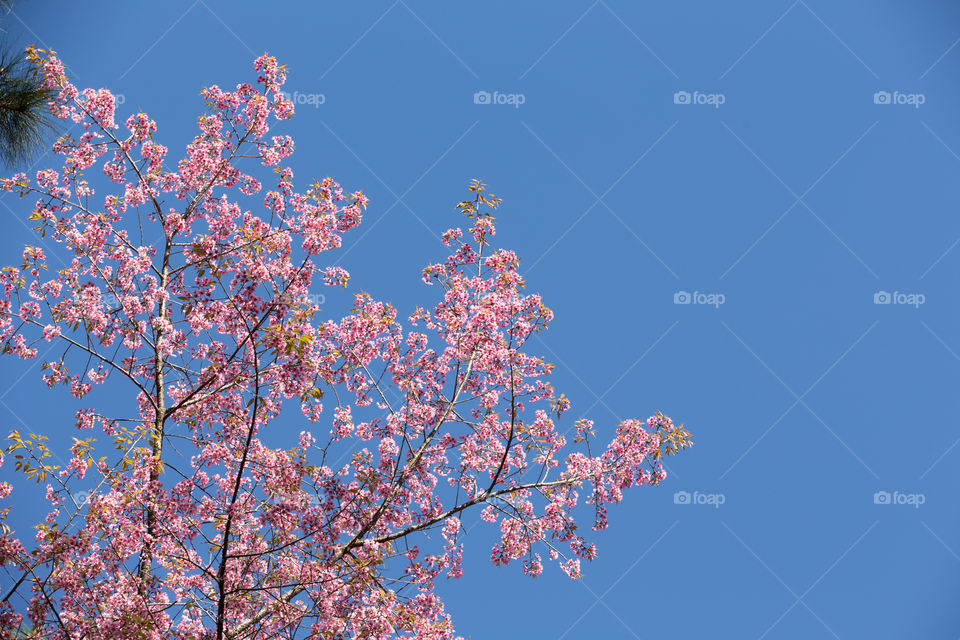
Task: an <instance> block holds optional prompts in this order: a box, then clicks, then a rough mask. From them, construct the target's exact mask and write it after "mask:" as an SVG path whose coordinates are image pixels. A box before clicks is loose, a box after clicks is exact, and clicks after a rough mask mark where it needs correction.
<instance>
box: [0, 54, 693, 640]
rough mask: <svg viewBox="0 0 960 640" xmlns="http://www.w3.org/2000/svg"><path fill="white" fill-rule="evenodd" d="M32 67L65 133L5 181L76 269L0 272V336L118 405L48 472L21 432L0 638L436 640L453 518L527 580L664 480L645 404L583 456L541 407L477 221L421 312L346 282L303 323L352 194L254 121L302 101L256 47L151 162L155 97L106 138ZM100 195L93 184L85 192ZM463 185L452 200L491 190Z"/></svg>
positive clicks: (539, 325) (108, 129) (508, 280)
mask: <svg viewBox="0 0 960 640" xmlns="http://www.w3.org/2000/svg"><path fill="white" fill-rule="evenodd" d="M33 56H34V59H35V61H36V62H37V64H38V65H39V66H40V67H41V68H42V70H43V71H44V73H45V78H46V83H47V86H48V87H50V88H54V89H56V90H57V93H56V97H55V99H54V100H53V102H52V104H51V111H52V112H53V113H54V114H55V115H57V116H58V117H61V118H69V119H72V120H73V121H75V122H77V123H79V124H80V125H81V128H82V131H83V133H82V134H81V135H80V137H79V138H78V139H76V140H74V139H72V138H69V137H63V138H61V139H60V140H58V141H57V143H56V145H55V147H54V150H55V152H56V153H57V154H59V156H60V157H61V160H62V163H61V166H59V167H58V168H56V169H43V170H41V171H39V172H37V174H36V176H35V179H34V180H33V181H32V182H31V181H29V180H28V179H27V177H26V176H25V175H22V174H21V175H18V176H14V177H13V178H10V179H7V180H4V181H2V182H0V186H2V188H4V189H6V190H18V191H20V192H21V193H24V194H26V195H29V196H31V198H32V199H33V205H32V206H33V209H32V216H31V217H32V219H33V220H35V221H36V223H37V225H38V228H39V229H40V230H41V231H42V232H44V233H45V234H46V235H47V237H48V238H50V239H51V241H52V242H54V243H56V244H57V247H58V248H60V247H62V248H63V250H64V255H68V256H69V262H68V264H67V267H66V268H64V269H55V270H52V271H51V270H48V269H47V268H46V267H47V262H48V258H47V255H46V253H45V252H44V251H43V250H41V249H40V248H37V247H27V248H26V249H25V251H24V252H23V255H22V260H21V262H20V264H19V265H14V266H11V267H7V268H4V269H2V270H0V342H2V344H3V352H4V353H7V354H11V355H14V356H17V357H19V358H23V359H30V358H34V357H36V355H37V346H36V345H37V344H38V343H40V342H44V341H45V342H50V343H57V344H58V345H62V346H63V349H60V350H58V351H56V352H53V353H58V354H62V355H59V356H53V357H54V358H55V359H53V360H51V361H49V362H45V363H44V364H43V370H44V372H43V379H44V381H45V382H46V384H47V385H48V386H50V387H58V386H60V385H63V386H65V387H67V389H68V391H69V392H70V393H71V394H72V395H73V396H75V397H77V398H84V399H85V403H86V404H90V403H94V404H95V403H97V402H100V403H102V404H103V406H104V407H106V406H110V407H114V408H115V407H117V406H123V405H124V404H126V406H127V410H128V413H126V414H123V415H119V414H118V415H113V414H110V415H106V414H107V413H109V412H107V411H106V410H105V409H103V408H100V409H89V408H84V409H80V410H78V411H76V413H75V416H76V424H77V427H78V429H80V430H83V431H92V432H94V433H99V432H100V431H102V432H103V435H104V436H105V437H106V440H107V445H108V446H107V447H106V448H105V449H104V450H103V451H100V450H96V451H95V449H94V446H95V442H94V440H93V439H92V438H91V439H88V440H78V439H75V440H74V444H73V446H72V447H71V448H70V451H69V462H68V463H67V464H66V466H65V467H64V468H62V469H60V468H59V467H56V466H55V465H52V464H51V462H50V456H49V452H47V453H46V454H45V453H44V452H45V451H47V450H46V449H45V448H38V445H37V442H39V441H37V442H35V441H33V440H31V441H30V442H26V441H20V442H19V443H18V444H17V445H16V448H17V451H18V453H17V455H18V456H21V458H18V460H21V461H24V462H26V461H29V465H28V467H27V469H28V473H30V472H31V471H29V470H32V473H35V474H41V473H42V477H43V478H49V480H50V484H49V487H48V499H49V501H50V507H51V509H50V514H49V516H48V517H47V519H46V521H45V522H44V523H42V524H40V525H39V526H38V529H37V535H36V539H35V542H34V544H33V546H32V547H31V548H30V549H27V548H26V547H25V546H24V545H23V544H22V543H21V542H20V540H19V539H18V538H17V537H16V536H15V534H14V533H13V532H8V531H7V530H5V529H4V530H2V531H0V566H2V567H4V568H5V569H6V570H7V571H9V572H10V573H12V574H20V575H22V576H23V579H22V581H21V582H20V583H18V584H19V585H22V586H18V587H17V588H16V589H14V593H15V595H16V597H15V598H13V599H12V600H11V602H12V603H17V602H19V603H20V605H22V606H20V607H19V608H17V607H15V606H13V604H8V603H4V605H2V606H0V630H2V632H3V633H5V634H6V633H7V632H10V631H13V630H15V629H16V628H17V627H18V626H19V625H21V624H22V623H23V622H24V618H23V616H24V615H26V618H27V619H28V620H29V621H30V624H32V625H34V626H35V628H36V630H37V633H40V634H41V635H43V637H48V638H55V639H56V638H64V639H65V638H78V637H90V638H92V637H109V638H147V639H151V640H152V639H160V638H178V639H181V640H201V639H204V640H205V639H207V638H213V637H215V638H218V639H219V638H240V637H243V638H268V637H277V636H281V635H282V636H290V637H294V636H295V635H296V633H297V631H296V630H297V629H309V633H310V634H311V635H310V637H311V638H321V637H324V638H327V637H330V638H340V637H364V638H373V639H383V640H386V639H387V638H393V637H409V638H428V639H440V638H453V637H455V631H454V628H453V625H452V622H451V618H450V616H449V614H448V613H447V612H446V611H445V608H444V603H443V601H442V600H441V599H440V598H439V597H438V596H437V594H436V592H435V584H436V580H437V579H438V578H444V577H447V578H458V577H460V576H462V575H463V572H464V567H463V562H462V559H463V546H464V543H465V538H464V535H463V525H462V523H461V517H462V512H464V511H466V510H468V509H473V508H474V507H476V508H477V510H478V511H481V518H482V520H483V521H484V522H486V523H489V524H491V525H492V526H495V527H496V528H497V530H498V531H499V541H498V542H497V544H496V545H495V546H494V547H493V549H492V550H491V560H492V561H493V562H494V563H496V564H508V563H511V562H514V561H520V562H521V563H522V567H523V572H524V573H526V574H527V575H530V576H538V575H541V574H542V573H543V572H544V563H545V559H546V560H549V561H556V562H557V564H558V565H559V568H560V570H562V571H563V572H564V573H566V574H567V575H569V576H570V577H573V578H576V577H579V576H580V575H581V561H582V560H587V561H589V560H592V559H593V558H594V557H596V554H597V549H596V546H595V545H594V543H592V542H590V541H588V540H587V539H586V538H585V537H584V535H583V534H582V532H581V528H580V527H579V526H578V525H579V524H580V523H579V522H578V517H579V510H578V509H577V507H578V505H579V504H581V502H582V501H585V503H586V504H589V505H591V506H592V510H593V512H594V517H593V522H592V526H593V529H595V530H597V529H603V528H605V527H606V526H607V524H608V522H607V516H606V508H607V505H609V504H611V503H617V502H619V501H620V500H622V498H623V492H624V490H626V489H629V488H631V487H634V486H639V485H646V484H657V483H659V482H660V481H662V480H663V479H664V478H665V473H664V471H663V468H662V466H661V463H660V457H661V456H662V455H663V454H664V453H670V452H672V451H675V450H677V449H679V448H683V447H684V446H686V445H687V444H689V439H688V438H689V434H687V433H686V431H685V430H683V429H682V427H677V426H675V425H673V423H672V422H671V421H670V420H669V418H666V417H665V416H662V415H660V414H657V416H655V417H653V418H650V419H649V420H648V421H639V420H626V421H624V422H622V423H621V424H620V425H619V426H618V427H617V428H616V431H615V433H613V434H612V439H611V441H610V443H609V444H608V445H607V446H606V447H605V448H603V449H602V450H601V452H600V453H599V454H598V455H594V454H592V453H591V447H590V445H589V441H590V439H592V438H594V433H593V432H594V427H593V423H592V422H589V421H587V420H584V419H581V420H578V421H576V422H575V423H574V424H572V425H569V426H565V425H562V424H561V420H562V419H563V418H562V414H564V413H565V412H567V411H568V410H569V409H570V406H571V403H570V401H569V400H568V399H567V398H566V397H565V396H563V395H562V394H561V395H559V396H557V395H556V394H555V392H554V390H553V387H552V386H551V384H550V383H549V381H548V374H549V373H550V370H551V368H552V367H551V365H549V364H548V363H547V362H545V361H544V360H543V359H542V358H540V357H539V356H537V355H535V354H533V353H530V352H528V351H526V348H527V343H528V341H529V340H530V338H531V337H532V336H534V335H535V334H537V333H538V332H540V331H543V330H545V329H546V327H547V326H548V324H549V322H550V321H551V319H552V318H553V313H552V312H551V311H550V309H549V308H548V307H546V306H545V305H544V303H543V301H542V299H541V298H540V296H539V295H537V294H532V293H526V292H525V291H524V282H523V279H522V278H521V276H520V274H519V272H518V268H519V258H518V256H517V255H516V254H515V253H514V252H512V251H509V250H505V249H496V248H494V247H492V245H491V240H492V238H493V237H494V236H495V234H496V229H495V225H494V219H493V217H492V216H491V215H489V214H487V213H484V214H479V213H477V215H475V216H473V215H471V224H470V226H469V228H467V229H465V230H462V229H450V230H448V231H447V232H446V233H444V235H443V242H444V244H445V245H446V246H447V247H448V248H449V250H450V255H449V256H448V257H447V258H446V259H444V260H442V261H440V262H436V263H435V264H432V265H430V266H428V267H427V268H426V269H425V270H424V272H423V279H424V281H426V282H427V283H429V284H435V285H438V286H437V288H436V289H434V291H436V293H437V295H438V299H437V301H436V303H435V304H434V305H432V306H431V307H429V308H418V309H416V310H415V311H414V312H413V313H412V314H410V315H409V316H408V317H406V318H404V319H401V316H400V315H399V314H398V312H397V311H396V309H394V308H393V307H392V306H391V305H390V304H388V303H385V302H381V301H378V300H375V299H373V298H372V297H370V296H368V295H365V294H357V295H356V296H355V304H354V308H353V310H352V311H351V312H350V313H349V314H348V315H346V316H345V317H343V318H341V319H339V320H335V319H329V318H321V317H320V313H321V311H322V310H321V309H320V308H319V307H318V306H317V305H315V304H310V303H309V302H308V300H309V297H308V296H309V291H310V290H311V287H312V286H316V285H318V284H319V283H320V282H322V283H323V284H324V285H327V286H342V287H345V286H347V284H348V278H349V274H348V273H347V272H346V271H345V270H344V269H342V268H340V267H334V266H327V265H326V264H324V262H325V256H323V255H322V254H324V253H325V252H327V251H330V250H332V249H336V248H338V247H339V246H341V243H342V234H344V233H346V232H348V231H350V230H351V229H353V228H355V227H356V226H358V225H359V224H360V223H361V221H362V217H363V215H362V214H363V210H364V209H365V208H366V206H367V198H366V197H365V196H364V195H363V193H362V192H359V191H356V192H353V193H345V192H344V190H343V189H342V188H341V186H340V185H339V184H337V183H336V182H335V181H334V180H332V179H331V178H325V179H322V180H318V181H316V182H314V183H313V184H312V185H310V186H309V187H308V188H307V189H306V190H304V191H298V190H297V188H296V185H295V182H294V176H293V171H292V169H291V168H290V167H288V166H283V163H284V161H285V160H286V159H287V158H289V156H290V154H291V153H292V152H293V149H294V144H293V140H292V139H290V138H289V137H288V136H272V137H271V136H268V134H269V131H270V124H271V122H272V121H274V120H277V119H283V118H287V117H289V116H290V115H292V111H293V105H292V104H291V103H290V102H289V101H288V100H286V99H285V97H284V94H283V93H282V91H281V86H282V85H283V82H284V81H285V77H286V70H285V68H284V67H283V66H281V65H278V64H277V62H276V60H275V59H273V58H272V57H269V56H262V57H260V58H258V59H257V60H256V62H255V64H254V69H255V70H256V71H257V73H258V79H257V85H249V84H240V85H238V86H237V87H236V88H235V89H234V90H233V91H226V90H223V89H221V88H219V87H217V86H212V87H209V88H207V89H204V91H203V92H202V96H203V98H204V100H205V101H206V103H207V107H208V111H207V112H206V113H205V114H203V115H202V116H201V117H200V118H199V119H198V133H197V135H196V136H195V137H194V138H193V140H192V141H191V142H190V143H189V144H188V145H187V147H186V149H185V151H184V153H183V155H182V158H181V159H180V160H179V161H177V162H176V164H175V166H171V164H170V163H169V162H168V160H167V155H168V149H167V147H165V146H163V145H161V144H159V143H158V142H156V141H155V140H154V137H155V136H156V135H157V132H158V129H157V125H156V123H155V122H154V121H153V120H151V119H150V118H149V116H148V115H147V114H145V113H137V114H134V115H131V116H129V117H128V118H127V119H126V121H125V131H126V133H125V134H123V135H124V136H125V137H120V135H121V134H119V133H118V130H119V129H120V128H119V127H118V126H117V124H116V122H115V119H116V117H117V114H116V108H117V105H116V100H115V99H114V98H113V96H112V95H111V94H110V92H109V91H107V90H105V89H99V90H83V91H81V90H78V89H77V88H76V87H75V86H73V85H72V84H70V82H69V80H68V78H67V76H66V75H65V73H64V69H63V65H62V63H61V62H60V61H59V60H58V59H57V58H56V57H55V56H52V55H50V56H47V57H42V56H41V55H40V54H39V53H36V52H34V53H33ZM248 160H249V162H248ZM98 163H100V164H101V167H100V170H102V171H103V174H104V177H102V178H100V177H98V178H96V182H95V183H94V180H95V179H94V178H92V177H88V176H87V175H86V173H85V171H86V170H87V169H90V168H91V167H94V166H95V165H96V164H98ZM248 164H249V165H252V166H250V167H249V169H250V170H251V171H254V172H255V171H256V170H258V168H259V167H262V166H270V167H274V169H275V173H274V175H275V176H276V177H275V181H276V182H275V184H276V187H275V188H274V189H272V190H270V191H268V192H266V193H265V194H263V195H262V196H261V195H259V194H260V191H261V189H262V183H261V181H260V180H258V179H257V178H256V177H255V176H254V175H251V174H248V173H247V169H248V166H247V165H248ZM91 184H95V185H96V186H97V188H100V189H103V190H105V191H107V192H109V193H106V194H104V195H103V196H102V199H99V200H98V201H97V200H94V195H95V190H94V188H93V187H92V186H91ZM471 191H473V192H474V193H475V194H476V201H475V203H474V205H476V206H472V208H471V205H470V203H469V202H468V203H461V205H463V206H465V207H466V209H469V210H471V211H472V212H473V213H476V212H477V211H478V210H479V206H480V205H491V206H493V204H499V200H490V201H487V200H485V199H484V197H483V195H482V191H483V186H482V185H480V184H479V183H475V184H474V185H473V186H472V187H471ZM491 203H493V204H491ZM141 225H142V227H143V229H144V231H143V232H142V233H141ZM147 229H149V233H148V232H147V231H146V230H147ZM153 238H157V239H158V240H157V241H156V242H155V243H153V244H145V242H146V241H149V240H150V239H153ZM405 325H407V326H405ZM96 385H103V389H102V390H101V389H95V388H94V387H95V386H96ZM108 390H109V391H108ZM105 393H110V394H111V395H115V396H116V397H119V398H124V397H126V398H129V399H130V400H131V402H128V403H123V402H118V403H106V402H103V397H104V394H105ZM133 400H135V402H134V401H133ZM324 404H326V405H327V406H328V407H332V410H328V411H327V412H324ZM298 407H299V411H297V410H296V409H297V408H298ZM290 409H293V411H291V410H290ZM114 410H117V411H120V410H119V409H114ZM304 420H306V421H309V422H314V423H317V424H318V425H319V428H318V429H314V433H317V432H319V433H320V434H326V435H325V436H324V437H322V438H321V437H317V438H315V437H314V436H313V435H311V434H310V433H309V432H306V431H304V430H303V429H302V426H303V425H302V422H303V421H304ZM571 430H572V433H571ZM291 434H294V435H291ZM296 434H299V435H296ZM568 435H572V436H573V443H572V444H574V445H575V446H576V445H581V446H579V449H578V450H575V451H573V452H570V451H569V446H570V444H571V443H570V442H568ZM96 454H102V455H96ZM0 461H2V458H0ZM19 466H20V467H23V463H22V462H21V464H20V465H19ZM53 471H56V473H53ZM47 472H50V474H49V476H48V475H47ZM79 487H84V488H85V489H84V493H85V496H86V497H85V498H83V499H81V500H77V499H71V498H76V496H77V495H78V494H77V492H78V491H79V490H80V489H79ZM94 488H95V490H94ZM10 492H11V486H10V485H8V484H5V483H4V484H0V499H5V498H8V497H9V495H10ZM71 505H73V507H76V506H79V511H77V510H76V509H75V508H74V509H71ZM4 514H5V512H4V511H2V510H0V517H2V515H4ZM430 530H437V531H439V535H438V536H433V537H430V536H428V535H426V534H427V532H429V531H430ZM41 568H42V570H41ZM17 598H19V600H18V599H17Z"/></svg>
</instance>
